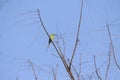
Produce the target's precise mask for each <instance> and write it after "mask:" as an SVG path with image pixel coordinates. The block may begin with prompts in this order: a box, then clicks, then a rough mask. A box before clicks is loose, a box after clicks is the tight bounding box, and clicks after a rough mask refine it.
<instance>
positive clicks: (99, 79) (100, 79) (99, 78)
mask: <svg viewBox="0 0 120 80" xmlns="http://www.w3.org/2000/svg"><path fill="white" fill-rule="evenodd" d="M94 65H95V72H96V75H97V77H98V80H102V78H101V76H100V75H99V73H98V69H97V65H96V59H95V56H94Z"/></svg>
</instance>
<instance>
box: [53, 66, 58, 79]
mask: <svg viewBox="0 0 120 80" xmlns="http://www.w3.org/2000/svg"><path fill="white" fill-rule="evenodd" d="M57 68H58V64H57V65H56V67H55V69H52V72H53V77H54V80H57Z"/></svg>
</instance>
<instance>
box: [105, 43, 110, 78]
mask: <svg viewBox="0 0 120 80" xmlns="http://www.w3.org/2000/svg"><path fill="white" fill-rule="evenodd" d="M109 47H110V48H109V55H108V65H107V70H106V75H105V80H107V77H108V72H109V69H110V62H111V44H110V46H109Z"/></svg>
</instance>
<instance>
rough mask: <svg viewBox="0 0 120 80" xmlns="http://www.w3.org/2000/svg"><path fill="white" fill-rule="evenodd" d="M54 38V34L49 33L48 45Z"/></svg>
mask: <svg viewBox="0 0 120 80" xmlns="http://www.w3.org/2000/svg"><path fill="white" fill-rule="evenodd" d="M54 38H55V34H54V33H52V34H50V38H49V41H48V47H49V46H50V43H51V42H52V41H53V40H54Z"/></svg>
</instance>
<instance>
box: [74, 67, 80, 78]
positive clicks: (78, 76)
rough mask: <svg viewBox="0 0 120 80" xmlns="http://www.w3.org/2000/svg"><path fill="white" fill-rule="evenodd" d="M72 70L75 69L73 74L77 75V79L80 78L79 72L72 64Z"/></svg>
mask: <svg viewBox="0 0 120 80" xmlns="http://www.w3.org/2000/svg"><path fill="white" fill-rule="evenodd" d="M72 67H73V70H74V71H75V74H76V75H77V78H78V79H77V80H80V74H79V73H78V72H77V70H76V68H75V67H74V66H73V65H72Z"/></svg>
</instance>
